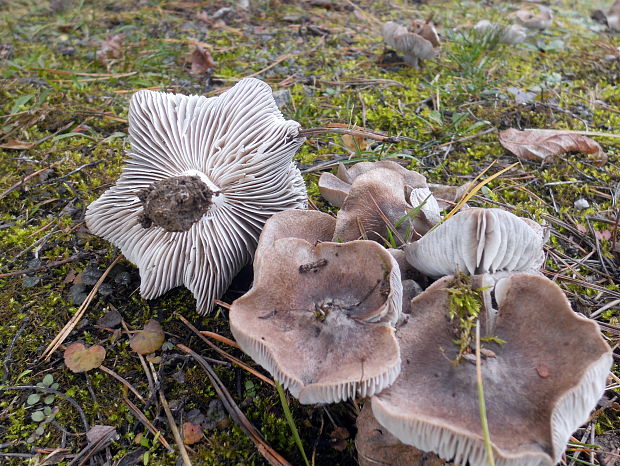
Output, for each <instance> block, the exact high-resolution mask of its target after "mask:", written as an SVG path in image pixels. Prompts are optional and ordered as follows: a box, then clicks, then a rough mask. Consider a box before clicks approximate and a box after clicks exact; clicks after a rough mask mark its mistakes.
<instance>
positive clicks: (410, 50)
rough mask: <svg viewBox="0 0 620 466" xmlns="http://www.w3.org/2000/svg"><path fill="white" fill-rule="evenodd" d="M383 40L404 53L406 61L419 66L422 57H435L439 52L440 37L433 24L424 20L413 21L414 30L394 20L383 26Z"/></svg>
mask: <svg viewBox="0 0 620 466" xmlns="http://www.w3.org/2000/svg"><path fill="white" fill-rule="evenodd" d="M381 33H382V35H383V41H384V42H385V43H386V44H387V45H388V47H390V48H392V49H394V50H396V51H397V52H399V53H402V54H403V56H404V58H405V62H406V63H407V64H408V65H410V66H413V67H414V68H417V67H418V66H419V62H420V60H422V59H427V58H433V57H435V56H437V54H438V53H439V37H438V36H437V32H436V31H435V28H434V27H433V26H432V24H428V23H426V22H424V21H416V22H414V23H413V27H412V30H411V31H409V30H408V29H407V28H406V27H405V26H401V25H400V24H397V23H395V22H393V21H388V22H386V23H383V25H382V27H381Z"/></svg>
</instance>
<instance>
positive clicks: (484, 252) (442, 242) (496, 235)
mask: <svg viewBox="0 0 620 466" xmlns="http://www.w3.org/2000/svg"><path fill="white" fill-rule="evenodd" d="M543 236H544V235H543V230H542V227H541V226H540V225H538V224H536V222H533V221H531V220H528V221H526V219H522V218H520V217H517V216H516V215H514V214H511V213H510V212H507V211H505V210H502V209H482V208H472V209H467V210H463V211H461V212H459V213H457V214H456V215H454V217H451V218H449V219H448V220H446V221H445V222H444V223H442V224H440V225H439V226H438V227H437V228H435V229H434V230H432V231H430V232H429V233H428V234H426V235H424V236H423V237H422V238H421V239H420V240H419V241H416V242H415V243H412V244H410V245H408V246H407V247H406V250H405V252H406V254H407V260H408V261H409V263H410V264H411V265H413V266H414V267H415V268H416V269H417V270H419V271H420V272H422V273H424V274H426V275H429V276H431V277H440V276H443V275H451V274H454V273H456V272H458V271H463V272H467V273H469V274H470V275H474V274H480V273H487V272H489V273H495V272H500V271H509V272H510V271H537V270H538V269H540V267H542V264H543V263H544V253H543V248H542V247H543V243H544V238H543Z"/></svg>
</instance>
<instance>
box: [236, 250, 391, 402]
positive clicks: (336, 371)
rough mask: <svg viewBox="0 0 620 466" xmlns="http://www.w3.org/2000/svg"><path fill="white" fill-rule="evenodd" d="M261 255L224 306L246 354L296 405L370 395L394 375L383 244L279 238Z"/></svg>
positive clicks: (387, 267)
mask: <svg viewBox="0 0 620 466" xmlns="http://www.w3.org/2000/svg"><path fill="white" fill-rule="evenodd" d="M261 255H262V259H261V266H260V268H259V270H258V271H257V274H256V277H255V280H254V285H253V286H252V288H251V289H250V291H249V292H248V293H247V294H245V295H244V296H242V297H241V298H239V299H237V300H236V301H234V302H233V304H232V307H231V309H230V313H229V318H230V329H231V331H232V334H233V336H234V337H235V339H236V341H237V342H238V343H239V346H240V347H241V349H242V350H243V351H244V352H245V353H246V354H248V355H249V356H250V357H252V359H254V360H255V361H256V362H257V363H258V364H260V365H261V366H263V367H264V368H265V369H266V370H267V371H269V372H270V373H271V374H272V375H273V376H274V378H275V379H276V380H277V381H279V382H280V383H281V384H282V385H283V386H284V387H285V388H287V389H288V390H289V391H290V392H291V394H292V395H293V396H294V397H296V398H298V399H299V401H300V402H301V403H304V404H308V403H333V402H338V401H341V400H346V399H349V398H353V397H356V396H371V395H372V394H374V393H377V392H379V391H381V390H382V389H384V388H385V387H387V386H388V385H390V384H391V383H392V382H393V381H394V379H395V378H396V376H397V375H398V373H399V372H400V353H399V349H398V344H397V342H396V338H395V337H394V330H393V328H392V325H393V323H394V322H396V320H397V319H398V316H399V314H400V311H401V305H402V304H401V302H402V288H401V283H400V273H399V271H398V265H397V264H396V262H395V261H394V259H393V258H392V256H391V255H390V254H389V253H388V252H387V251H386V250H385V249H384V248H382V247H381V246H379V245H378V244H377V243H374V242H372V241H353V242H350V243H344V244H338V243H319V244H317V245H316V246H315V245H313V244H310V243H308V242H307V241H305V240H303V239H298V238H285V239H280V240H277V241H275V242H274V243H272V244H271V245H270V246H269V247H268V248H266V249H265V251H264V252H262V253H261Z"/></svg>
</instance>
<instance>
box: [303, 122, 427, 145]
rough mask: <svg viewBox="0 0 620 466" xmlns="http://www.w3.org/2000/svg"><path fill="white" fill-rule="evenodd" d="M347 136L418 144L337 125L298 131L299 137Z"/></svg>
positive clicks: (357, 128)
mask: <svg viewBox="0 0 620 466" xmlns="http://www.w3.org/2000/svg"><path fill="white" fill-rule="evenodd" d="M330 133H331V134H348V135H350V136H358V137H362V138H365V139H372V140H373V141H379V142H385V143H388V144H393V143H397V142H403V141H406V142H418V141H417V140H415V139H413V138H409V137H406V136H388V135H387V134H383V133H381V132H379V131H373V130H369V129H366V128H362V127H360V126H353V127H347V126H346V125H342V126H340V125H339V124H338V123H332V124H329V125H327V126H323V127H318V128H308V129H302V130H300V131H299V135H300V136H316V135H319V134H330Z"/></svg>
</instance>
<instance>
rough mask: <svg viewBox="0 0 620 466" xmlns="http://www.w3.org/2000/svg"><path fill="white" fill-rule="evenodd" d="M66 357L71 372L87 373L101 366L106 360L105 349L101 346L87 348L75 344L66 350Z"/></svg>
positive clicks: (80, 344)
mask: <svg viewBox="0 0 620 466" xmlns="http://www.w3.org/2000/svg"><path fill="white" fill-rule="evenodd" d="M64 357H65V364H66V365H67V367H68V368H69V370H70V371H71V372H86V371H89V370H91V369H96V368H97V367H99V366H101V364H102V363H103V360H104V359H105V348H104V347H103V346H100V345H93V346H91V347H90V348H86V347H85V346H84V345H83V344H82V343H73V344H71V345H69V346H68V347H67V349H66V350H65V354H64Z"/></svg>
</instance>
